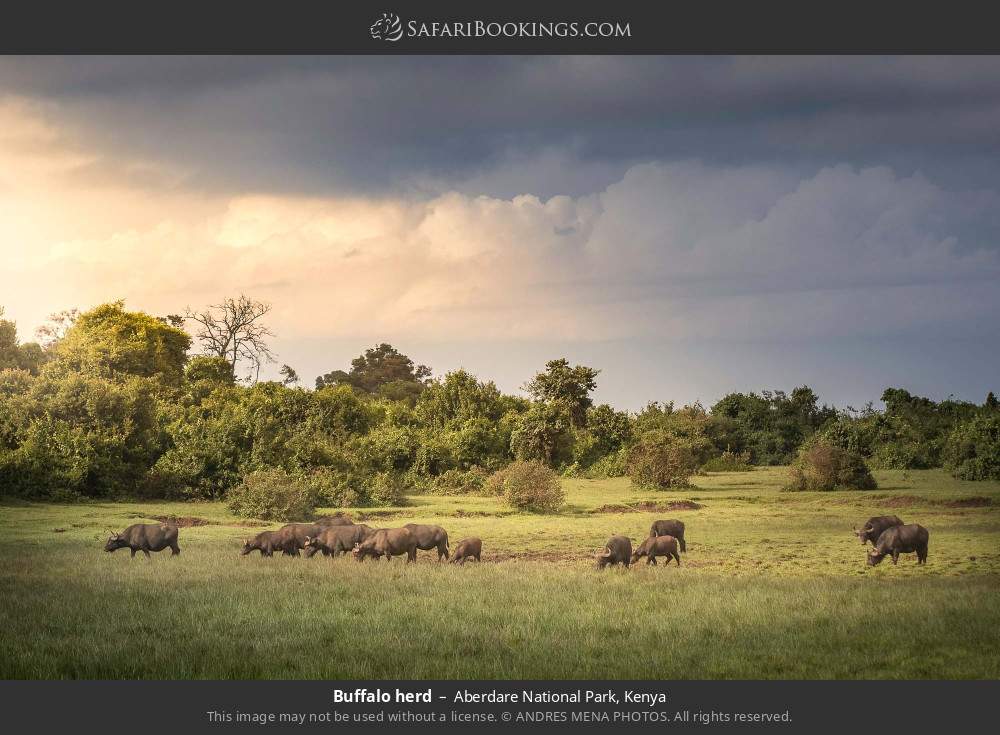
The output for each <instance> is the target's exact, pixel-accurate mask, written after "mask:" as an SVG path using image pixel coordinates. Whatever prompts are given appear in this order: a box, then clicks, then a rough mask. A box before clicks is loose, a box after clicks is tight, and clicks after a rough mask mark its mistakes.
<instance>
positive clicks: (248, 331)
mask: <svg viewBox="0 0 1000 735" xmlns="http://www.w3.org/2000/svg"><path fill="white" fill-rule="evenodd" d="M270 311H271V305H270V304H268V303H265V302H263V301H255V300H253V299H249V298H247V297H246V296H244V295H243V294H240V297H239V298H238V299H233V298H228V299H226V300H225V301H223V302H222V303H221V304H214V305H212V306H209V307H208V308H207V309H205V310H204V311H193V310H192V309H190V308H188V309H187V310H186V311H185V313H184V318H185V319H188V320H190V321H193V322H194V323H195V324H197V325H198V331H197V332H195V335H194V336H195V339H197V340H198V341H199V342H200V343H201V349H202V353H203V354H206V355H214V356H216V357H222V358H224V359H226V360H227V361H228V362H229V364H230V365H231V366H232V369H233V374H234V375H235V374H236V368H237V366H238V365H240V364H247V365H248V367H249V368H250V374H249V375H248V376H247V380H249V381H256V380H257V378H259V377H260V368H261V366H262V365H263V364H264V363H268V362H274V354H273V353H272V352H271V348H270V346H269V345H268V343H267V340H268V339H269V338H271V337H274V333H273V332H272V331H271V330H270V329H268V328H267V327H266V326H264V324H262V323H261V321H260V320H261V319H262V318H263V317H264V316H266V315H267V314H268V313H269V312H270Z"/></svg>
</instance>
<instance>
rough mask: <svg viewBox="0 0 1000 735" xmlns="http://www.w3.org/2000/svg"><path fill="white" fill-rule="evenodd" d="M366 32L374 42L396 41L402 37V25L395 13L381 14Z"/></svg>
mask: <svg viewBox="0 0 1000 735" xmlns="http://www.w3.org/2000/svg"><path fill="white" fill-rule="evenodd" d="M368 30H369V31H371V34H372V38H374V39H375V40H376V41H398V40H399V39H401V38H402V37H403V24H402V22H400V20H399V16H398V15H396V14H395V13H382V17H381V18H379V19H378V20H377V21H375V22H374V23H373V24H372V27H371V28H369V29H368Z"/></svg>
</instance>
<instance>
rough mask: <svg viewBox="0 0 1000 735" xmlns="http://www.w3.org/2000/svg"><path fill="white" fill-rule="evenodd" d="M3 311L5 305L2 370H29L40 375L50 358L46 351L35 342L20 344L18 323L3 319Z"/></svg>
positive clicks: (0, 321)
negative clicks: (39, 372)
mask: <svg viewBox="0 0 1000 735" xmlns="http://www.w3.org/2000/svg"><path fill="white" fill-rule="evenodd" d="M3 313H4V311H3V307H0V370H27V371H28V372H29V373H31V374H32V375H38V371H39V370H40V369H41V367H42V365H44V364H45V361H46V360H47V359H48V358H47V356H46V354H45V351H44V350H43V349H42V347H41V346H40V345H38V344H37V343H35V342H27V343H25V344H20V343H19V342H18V339H17V325H16V324H14V322H12V321H10V320H7V319H3Z"/></svg>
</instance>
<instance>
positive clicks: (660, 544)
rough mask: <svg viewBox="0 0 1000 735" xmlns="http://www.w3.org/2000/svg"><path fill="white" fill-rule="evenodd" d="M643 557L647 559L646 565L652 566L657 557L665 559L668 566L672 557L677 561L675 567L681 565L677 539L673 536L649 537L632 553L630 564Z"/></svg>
mask: <svg viewBox="0 0 1000 735" xmlns="http://www.w3.org/2000/svg"><path fill="white" fill-rule="evenodd" d="M643 556H646V557H649V561H647V562H646V563H647V564H653V565H654V566H655V565H656V557H658V556H665V557H667V564H670V559H671V557H673V558H674V559H676V560H677V566H680V565H681V555H680V554H678V553H677V539H675V538H674V537H673V536H650V537H649V538H647V539H646V540H645V541H643V542H642V543H641V544H640V545H639V548H638V549H636V550H635V551H634V552H632V563H633V564H635V563H636V562H637V561H639V558H640V557H643Z"/></svg>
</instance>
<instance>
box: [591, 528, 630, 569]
mask: <svg viewBox="0 0 1000 735" xmlns="http://www.w3.org/2000/svg"><path fill="white" fill-rule="evenodd" d="M631 562H632V542H631V541H630V540H629V539H628V538H627V537H625V536H612V537H611V538H609V539H608V543H606V544H605V545H604V551H603V552H602V553H600V554H598V555H597V568H598V569H604V567H606V566H608V565H609V564H610V565H612V566H614V565H615V564H624V565H625V567H626V568H628V565H629V564H630V563H631Z"/></svg>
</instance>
